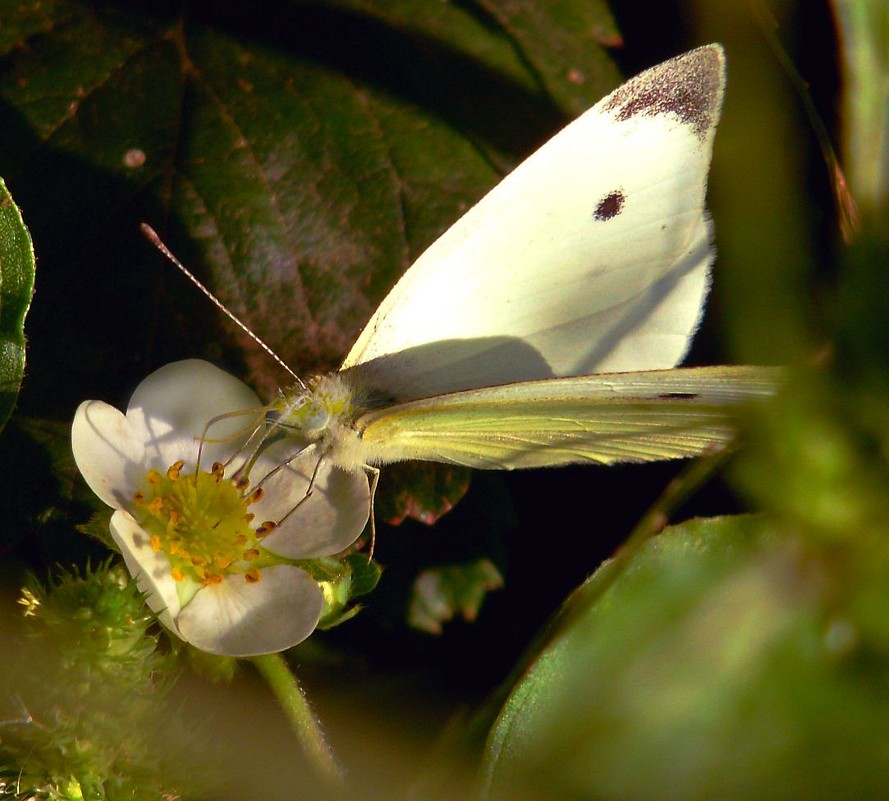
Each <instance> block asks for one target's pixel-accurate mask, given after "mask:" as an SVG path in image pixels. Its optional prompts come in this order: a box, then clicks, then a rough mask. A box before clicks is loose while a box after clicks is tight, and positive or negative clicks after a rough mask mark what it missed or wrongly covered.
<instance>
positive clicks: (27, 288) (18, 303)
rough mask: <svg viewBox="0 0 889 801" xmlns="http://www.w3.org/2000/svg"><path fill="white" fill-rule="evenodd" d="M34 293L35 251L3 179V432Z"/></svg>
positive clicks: (0, 371)
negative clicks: (26, 320) (26, 319)
mask: <svg viewBox="0 0 889 801" xmlns="http://www.w3.org/2000/svg"><path fill="white" fill-rule="evenodd" d="M33 291H34V248H33V246H32V245H31V236H30V234H29V233H28V229H27V228H26V227H25V223H24V222H23V221H22V215H21V212H20V211H19V209H18V207H17V206H16V205H15V203H14V202H13V200H12V196H11V195H10V194H9V191H8V190H7V189H6V184H4V183H3V181H2V179H0V429H2V428H3V426H4V425H6V421H7V420H8V419H9V415H11V414H12V409H13V407H14V406H15V401H16V398H17V397H18V392H19V386H20V384H21V382H22V375H23V373H24V370H25V315H26V314H27V313H28V308H29V307H30V305H31V294H32V292H33Z"/></svg>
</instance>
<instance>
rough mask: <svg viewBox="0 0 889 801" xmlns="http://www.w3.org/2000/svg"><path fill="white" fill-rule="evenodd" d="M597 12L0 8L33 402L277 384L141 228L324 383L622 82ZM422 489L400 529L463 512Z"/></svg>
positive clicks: (559, 8) (573, 0)
mask: <svg viewBox="0 0 889 801" xmlns="http://www.w3.org/2000/svg"><path fill="white" fill-rule="evenodd" d="M590 8H591V6H590V4H589V3H587V2H586V0H583V2H582V1H581V0H561V2H560V3H558V4H555V5H554V6H553V8H552V9H549V8H548V7H547V6H546V4H544V6H542V7H541V8H540V9H538V10H533V8H532V7H531V6H530V5H529V6H528V7H527V8H525V9H524V10H521V9H519V8H518V7H515V8H510V7H509V5H508V4H505V3H501V4H491V5H490V7H489V8H487V9H479V8H477V7H473V6H467V5H466V4H453V3H440V2H437V0H395V1H393V2H387V3H378V2H369V1H367V0H365V1H364V2H361V1H360V0H349V1H346V0H340V1H338V2H335V1H333V0H331V1H330V2H313V3H260V4H254V5H253V6H251V7H250V9H249V10H247V9H238V8H236V7H228V6H224V5H220V4H216V5H213V4H200V3H199V4H197V5H195V4H184V3H183V4H177V3H175V2H173V3H164V4H150V5H147V6H146V5H144V4H142V5H140V4H132V3H130V4H99V5H96V4H94V3H89V2H85V0H54V1H53V2H44V3H37V2H33V1H32V2H26V3H24V4H22V3H18V2H12V0H0V19H2V20H3V27H2V30H0V60H2V66H3V69H2V70H0V125H2V127H3V131H4V147H3V149H2V152H0V174H3V175H5V176H6V177H7V180H8V182H9V184H10V186H11V187H12V189H13V190H14V192H15V193H16V196H17V199H18V200H19V202H20V203H21V204H22V205H23V207H25V208H27V209H28V215H29V223H30V225H31V228H32V232H33V234H34V237H35V240H36V241H38V242H39V243H40V251H41V254H40V255H41V272H42V274H43V276H44V277H43V278H42V280H41V288H40V289H41V292H40V296H39V301H40V308H39V321H40V324H41V328H40V336H39V337H32V342H31V353H32V358H31V365H32V366H31V369H30V371H29V398H30V400H31V403H32V404H33V405H32V407H31V408H29V410H28V412H29V413H30V414H32V415H34V416H36V417H58V416H59V410H60V409H63V410H65V411H64V412H63V413H62V414H63V415H64V416H65V417H68V416H69V415H70V414H71V413H73V409H74V407H75V406H76V404H77V403H78V402H79V401H80V400H82V399H83V398H87V397H99V398H103V399H105V400H109V401H114V402H116V403H117V404H118V405H122V404H123V403H124V402H125V400H126V398H127V397H128V395H129V392H130V391H131V390H132V389H133V387H134V386H135V385H136V384H137V383H138V381H139V380H140V379H141V378H143V377H144V376H145V374H146V373H147V372H148V371H149V370H150V369H152V368H154V367H156V366H158V365H159V364H162V363H164V362H167V361H171V360H173V359H177V358H185V357H195V356H203V357H205V358H209V359H211V360H213V361H215V362H217V363H220V364H221V365H223V366H225V367H228V368H230V369H232V370H233V371H235V372H239V373H241V374H242V375H243V376H244V377H245V378H246V379H247V380H248V381H249V382H250V383H251V384H252V385H253V386H254V387H255V388H256V389H257V390H258V391H259V393H260V395H261V396H262V397H264V398H265V399H271V398H272V397H273V395H274V393H275V392H276V391H277V389H278V387H279V386H280V385H281V384H282V383H283V382H289V381H290V380H291V379H290V378H289V377H287V376H286V375H283V374H282V371H281V370H280V368H278V367H277V366H276V365H275V364H274V363H273V362H272V361H271V360H270V359H269V358H268V356H267V354H265V353H264V352H263V351H261V350H260V349H259V348H257V347H256V346H255V345H254V343H252V342H251V341H250V340H248V339H247V338H246V337H245V336H244V335H243V334H242V333H241V332H239V331H238V330H237V329H236V328H235V327H234V326H233V325H232V324H231V323H230V322H229V321H228V320H226V319H225V318H224V317H222V315H220V314H219V312H218V310H216V309H215V308H213V307H212V306H211V305H210V304H209V303H207V301H206V299H205V298H203V297H201V296H200V295H199V294H198V293H197V292H195V290H194V288H193V287H190V286H189V285H188V283H187V282H186V281H185V280H183V278H182V276H180V275H178V274H176V272H175V270H174V269H173V268H172V267H171V266H170V265H169V264H167V263H166V262H164V261H163V259H162V258H161V257H160V256H159V255H158V254H157V253H156V252H155V251H154V250H153V249H152V248H151V246H150V245H149V244H148V243H147V242H146V241H145V240H144V239H143V238H142V237H141V236H140V234H139V228H138V226H139V223H140V222H143V221H145V222H148V223H149V224H151V225H152V226H153V227H154V228H155V229H156V230H157V231H158V232H159V233H160V235H161V236H162V237H163V238H164V239H165V241H167V243H168V244H169V245H170V246H171V248H172V249H173V251H174V252H175V253H176V254H177V255H178V256H179V257H180V258H181V259H182V260H183V262H184V263H185V264H186V265H187V266H189V267H190V268H191V269H193V270H194V272H195V273H196V274H197V275H198V276H199V277H200V278H201V279H202V280H203V281H205V282H206V283H207V284H208V286H209V287H210V288H211V290H213V291H214V292H215V293H216V294H217V295H218V296H219V298H220V299H221V300H222V301H223V302H224V303H225V304H226V305H227V306H228V307H229V308H230V309H231V310H232V311H233V312H234V313H235V314H237V315H238V316H239V317H240V318H241V319H242V320H244V322H245V323H246V324H247V325H248V326H250V327H251V328H252V329H253V330H254V331H255V332H256V333H257V334H258V335H259V336H261V337H262V338H263V339H265V340H266V341H268V343H269V344H270V345H271V346H272V347H273V348H274V349H275V350H276V351H277V352H278V353H279V354H280V355H281V356H282V357H283V358H284V360H285V361H286V362H287V363H288V364H289V365H290V366H291V367H292V368H293V369H294V370H295V371H297V372H298V373H299V374H300V375H301V376H303V377H308V376H311V375H312V374H314V373H317V372H319V371H325V370H330V369H332V368H335V367H336V366H337V365H338V364H339V363H340V362H341V360H342V359H343V357H344V356H345V355H346V353H347V352H348V350H349V348H350V347H351V344H352V343H353V342H354V340H355V338H356V336H357V334H358V332H359V330H360V329H361V327H362V326H363V325H364V324H365V323H366V321H367V320H368V318H369V317H370V315H371V313H372V312H373V310H374V309H375V308H376V306H377V304H378V303H379V302H380V300H381V299H382V298H383V297H384V296H385V294H386V293H387V292H388V291H389V289H391V287H392V286H393V284H394V283H395V281H396V280H397V278H398V277H399V276H400V275H401V273H402V272H403V271H404V270H405V269H406V267H407V266H408V265H409V264H410V263H411V262H412V261H413V260H414V259H415V258H416V257H417V256H418V255H419V254H420V253H421V252H422V250H423V249H424V248H425V247H426V246H427V245H429V244H430V243H431V242H432V241H434V239H435V238H436V237H437V236H438V235H439V234H441V233H442V232H443V231H444V230H445V229H446V228H447V227H448V226H449V225H450V224H451V223H453V222H454V221H455V220H456V219H457V218H458V217H459V216H460V215H461V214H462V213H463V212H464V211H465V210H466V209H467V208H468V207H469V206H470V205H471V204H472V203H473V202H475V201H476V200H477V199H478V198H480V197H481V196H482V195H483V194H484V192H485V191H486V190H487V189H489V188H490V187H491V186H493V185H494V184H495V183H496V182H497V180H498V179H499V177H500V176H501V175H502V174H503V173H504V172H506V171H507V170H508V169H509V168H510V167H511V166H512V165H514V164H515V163H516V162H517V161H518V160H519V159H520V158H522V157H523V156H525V155H527V154H528V153H529V152H531V151H532V150H533V149H534V148H535V147H536V146H538V145H539V144H540V143H541V142H542V141H544V140H545V139H546V138H547V137H548V136H549V135H551V134H552V133H554V132H555V131H556V130H557V129H558V128H559V127H560V126H561V125H562V124H563V123H564V122H565V121H567V119H568V118H570V117H571V116H573V113H574V111H575V110H576V108H577V106H578V105H586V104H587V101H588V100H590V99H593V98H595V97H598V96H600V95H601V94H604V93H605V91H607V90H608V89H610V88H612V87H613V85H614V84H615V83H616V82H617V75H616V71H615V69H614V67H613V66H612V65H611V64H610V62H609V60H608V58H607V56H606V54H605V50H604V48H603V47H602V46H600V45H599V44H597V42H602V41H607V42H613V41H614V40H615V37H614V33H613V30H611V29H610V28H609V27H608V26H609V24H610V23H609V22H608V19H607V17H605V16H603V14H602V12H601V9H599V10H596V11H595V12H594V11H591V10H589V9H590ZM596 8H598V4H596ZM572 9H573V11H572ZM575 24H576V25H578V26H579V30H581V31H582V32H583V33H582V34H581V35H578V33H577V31H576V30H575V31H574V32H573V33H572V38H573V40H574V42H573V43H572V44H570V45H566V44H565V42H564V41H560V40H562V39H563V38H564V37H563V35H562V34H563V33H565V32H567V31H570V30H571V29H572V26H573V25H575ZM589 34H593V37H592V38H590V36H589ZM544 67H546V69H544ZM579 76H583V78H584V81H583V82H580V83H579V82H578V78H579ZM60 342H64V343H65V347H64V348H60V347H59V343H60ZM459 480H460V481H463V482H464V483H465V479H462V478H461V479H459ZM436 481H438V482H439V483H447V484H449V485H452V486H453V485H456V484H457V483H458V479H457V478H453V477H452V478H444V479H436ZM424 491H425V490H424ZM424 491H420V492H419V493H414V494H415V495H417V497H413V498H408V497H407V496H408V495H410V494H411V493H410V492H409V491H407V490H405V491H403V492H402V493H401V494H402V496H403V501H402V502H400V504H401V506H402V507H406V508H404V509H402V510H398V509H396V510H394V511H393V512H392V517H397V516H399V515H404V514H411V515H416V516H418V517H420V518H421V519H433V518H434V517H436V516H437V515H438V514H441V512H442V511H443V510H444V509H446V508H448V507H449V506H450V505H451V504H453V503H454V502H456V499H457V495H456V494H454V495H451V496H449V497H447V498H444V499H439V500H437V501H434V502H432V503H428V502H427V501H426V500H425V499H424V498H423V497H422V493H423V492H424Z"/></svg>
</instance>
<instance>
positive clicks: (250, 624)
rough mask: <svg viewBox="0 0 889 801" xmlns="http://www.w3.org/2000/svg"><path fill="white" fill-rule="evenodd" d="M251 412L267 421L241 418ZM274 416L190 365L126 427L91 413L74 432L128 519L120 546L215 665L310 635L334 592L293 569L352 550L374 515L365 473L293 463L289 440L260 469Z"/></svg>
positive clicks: (157, 606) (90, 474) (162, 375)
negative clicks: (326, 595)
mask: <svg viewBox="0 0 889 801" xmlns="http://www.w3.org/2000/svg"><path fill="white" fill-rule="evenodd" d="M244 410H255V411H256V415H253V416H251V415H246V416H245V415H244V414H233V413H235V412H243V411H244ZM261 414H262V406H261V404H260V402H259V400H258V398H257V397H256V395H254V393H253V392H252V391H251V390H250V389H249V388H248V387H247V386H245V385H244V384H243V383H241V382H240V381H238V380H237V379H236V378H234V377H232V376H230V375H228V374H227V373H225V372H223V371H222V370H219V369H218V368H216V367H214V366H213V365H211V364H209V363H207V362H203V361H199V360H188V361H182V362H175V363H173V364H168V365H166V366H165V367H162V368H161V369H159V370H157V371H156V372H154V373H152V374H151V375H150V376H148V378H146V379H145V380H144V381H143V382H142V383H141V384H140V385H139V386H138V387H137V388H136V391H135V392H134V393H133V397H132V398H131V399H130V403H129V407H128V408H127V412H126V415H124V414H122V413H121V412H120V411H118V410H117V409H115V408H114V407H112V406H109V405H108V404H107V403H103V402H102V401H85V402H84V403H82V404H81V405H80V407H79V408H78V410H77V414H76V415H75V417H74V425H73V426H72V430H71V441H72V448H73V451H74V459H75V461H76V462H77V466H78V467H79V468H80V472H81V473H82V474H83V477H84V478H85V479H86V482H87V484H89V486H90V487H91V489H92V490H93V491H94V492H95V493H96V494H97V495H98V496H99V497H100V498H101V499H102V500H103V501H104V502H105V503H107V504H108V505H109V506H111V507H113V508H114V509H115V510H116V511H115V512H114V515H113V516H112V518H111V534H112V536H113V537H114V539H115V541H116V542H117V543H118V545H119V546H120V549H121V551H122V553H123V557H124V559H125V561H126V564H127V567H128V568H129V569H130V572H131V573H132V574H133V575H134V576H135V577H136V580H137V582H138V584H139V587H140V588H141V589H142V590H143V592H145V593H146V597H147V600H148V604H149V606H150V607H151V608H152V609H153V610H154V611H155V612H156V613H157V614H158V615H159V617H160V620H161V622H162V623H163V624H164V625H165V626H167V627H168V628H169V629H170V630H171V631H173V632H174V633H175V634H177V635H178V636H179V637H180V638H181V639H183V640H186V641H187V642H189V643H191V644H192V645H194V646H196V647H197V648H200V649H202V650H204V651H209V652H210V653H214V654H225V655H229V656H254V655H257V654H265V653H274V652H277V651H281V650H284V649H286V648H289V647H291V646H293V645H296V644H297V643H298V642H301V641H302V640H304V639H305V638H306V637H308V636H309V635H310V634H311V633H312V631H313V630H314V629H315V626H316V625H317V623H318V620H319V618H320V616H321V613H322V607H323V597H322V590H321V587H320V586H319V584H318V582H317V581H316V580H315V579H313V578H312V577H311V576H310V575H309V574H308V573H307V572H306V571H305V570H303V569H301V568H300V567H297V566H296V565H294V564H292V563H291V560H301V559H313V558H317V557H322V556H330V555H332V554H335V553H338V552H339V551H342V550H343V549H344V548H347V547H348V546H349V545H351V544H352V543H354V542H355V540H356V539H357V538H358V536H359V534H360V533H361V531H362V530H363V528H364V526H365V523H366V522H367V519H368V515H369V509H370V492H369V487H368V482H367V477H366V476H365V475H363V474H360V473H358V474H352V473H347V472H344V471H342V470H339V469H337V468H335V467H332V466H330V465H329V464H327V462H326V461H322V462H321V463H320V465H319V464H318V455H317V453H315V452H314V451H313V449H309V450H308V451H304V452H303V453H302V454H300V455H298V456H296V458H295V459H292V457H293V456H294V453H295V452H296V450H297V446H295V445H294V443H293V442H292V441H289V440H288V438H286V437H285V438H283V439H282V440H281V441H277V442H275V443H274V444H271V445H268V446H267V447H264V448H262V449H261V452H260V453H259V455H258V456H256V457H255V461H254V462H253V463H252V464H250V459H252V458H253V457H254V455H255V454H254V453H253V451H252V450H251V449H250V448H249V447H247V440H248V438H249V437H250V435H251V433H252V432H253V430H254V428H255V425H253V422H255V421H256V419H257V415H261ZM220 416H223V417H222V418H221V419H217V420H216V421H215V422H214V423H213V425H212V426H211V427H210V429H209V431H208V430H206V426H207V423H208V421H210V420H213V419H214V418H220ZM245 421H247V422H245ZM202 438H203V443H202ZM198 459H200V464H198ZM289 459H292V461H290V462H289V463H288V460H289ZM245 465H249V471H246V470H244V469H242V470H241V471H240V472H238V471H239V468H245ZM245 472H249V476H248V475H245ZM313 472H315V478H314V482H313V484H312V493H311V495H308V496H307V495H306V492H307V490H308V488H309V483H310V481H311V477H312V474H313Z"/></svg>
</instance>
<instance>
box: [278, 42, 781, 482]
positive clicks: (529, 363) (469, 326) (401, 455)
mask: <svg viewBox="0 0 889 801" xmlns="http://www.w3.org/2000/svg"><path fill="white" fill-rule="evenodd" d="M724 85H725V59H724V54H723V51H722V48H721V47H720V46H719V45H718V44H714V45H709V46H706V47H701V48H698V49H697V50H693V51H691V52H689V53H686V54H684V55H681V56H679V57H677V58H674V59H671V60H670V61H666V62H664V63H663V64H660V65H658V66H656V67H653V68H652V69H649V70H647V71H646V72H643V73H642V74H640V75H638V76H637V77H635V78H633V79H632V80H630V81H628V82H627V83H625V84H623V85H622V86H620V87H619V88H618V89H616V90H615V91H614V92H612V93H611V94H610V95H608V96H607V97H605V98H604V99H602V100H601V101H600V102H599V103H597V104H596V105H595V106H594V107H593V108H591V109H590V110H589V111H587V112H586V113H585V114H583V115H582V116H581V117H579V118H578V119H577V120H575V121H574V122H573V123H571V124H570V125H568V126H567V127H566V128H565V129H564V130H562V131H561V132H560V133H558V134H557V135H556V136H555V137H553V139H551V140H550V141H549V142H547V143H546V144H545V145H544V146H543V147H541V148H540V149H539V150H538V151H537V152H536V153H534V154H533V155H532V156H531V157H530V158H528V159H527V160H526V161H525V162H524V163H522V164H521V165H520V166H519V167H518V168H516V170H515V171H514V172H512V173H511V174H510V175H508V176H507V177H506V178H505V179H504V180H503V181H502V182H501V183H500V184H499V185H498V186H497V187H495V188H494V189H493V190H492V191H491V192H490V193H489V194H488V195H487V196H485V197H484V198H483V199H482V200H481V201H480V202H479V203H478V204H477V205H476V206H475V207H473V208H472V209H470V211H469V212H467V213H466V214H465V215H464V216H463V217H462V218H461V219H460V220H458V221H457V223H455V224H454V225H453V226H452V227H451V228H450V229H449V230H448V231H447V232H446V233H445V234H444V235H443V236H442V237H441V238H440V239H438V240H437V241H436V242H435V243H434V244H433V245H432V246H431V247H429V249H428V250H426V252H425V253H423V255H421V256H420V258H419V259H418V260H417V261H416V262H415V263H414V265H413V266H412V267H411V268H410V269H409V270H408V271H407V272H406V273H405V274H404V276H403V277H402V278H401V280H400V281H399V282H398V283H397V284H396V286H395V288H394V289H393V290H392V291H391V292H390V293H389V295H388V296H387V297H386V298H385V299H384V300H383V302H382V303H381V304H380V307H379V308H378V309H377V311H376V313H375V314H374V315H373V317H372V318H371V320H370V322H369V323H368V324H367V326H366V327H365V328H364V330H363V332H362V333H361V335H360V336H359V337H358V341H357V342H356V343H355V345H354V346H353V347H352V350H351V351H350V352H349V355H348V356H347V357H346V359H345V361H344V362H343V365H342V367H341V368H340V370H339V371H338V372H336V373H333V374H331V375H326V376H322V377H320V378H317V379H314V380H313V381H311V382H309V385H308V386H307V387H300V388H297V389H295V390H294V391H293V392H292V393H290V394H287V395H283V396H282V398H281V400H280V401H279V402H278V403H277V404H275V409H276V412H277V415H276V418H275V419H276V420H277V422H278V423H279V424H280V425H282V426H286V427H287V428H289V429H291V430H293V431H294V432H296V433H298V434H300V435H301V436H302V437H304V438H305V440H306V442H307V443H308V444H309V447H312V448H315V449H317V452H318V453H319V455H320V456H321V457H322V458H325V459H329V460H330V461H331V462H332V463H333V464H335V465H337V466H339V467H341V468H343V469H346V470H356V469H361V468H365V467H368V466H374V465H382V464H386V463H389V462H396V461H400V460H405V459H424V460H430V461H436V462H448V463H452V464H459V465H467V466H470V467H480V468H500V469H512V468H517V467H540V466H546V465H563V464H569V463H573V462H586V461H589V462H601V463H611V462H618V461H650V460H656V459H670V458H677V457H684V456H692V455H695V454H698V453H701V452H702V451H704V450H706V449H707V448H708V447H709V446H711V445H713V444H715V443H721V442H725V441H726V440H728V439H729V438H730V437H731V435H732V426H731V421H730V417H729V415H728V414H727V408H728V407H729V406H730V405H731V404H733V403H736V402H739V401H742V400H745V399H748V398H755V397H762V396H765V395H768V394H771V392H773V390H774V385H775V375H774V373H773V372H771V371H768V370H763V369H762V368H750V367H708V368H696V369H670V368H673V367H674V366H675V365H676V364H677V363H678V362H679V361H680V360H681V359H682V358H683V356H684V355H685V353H686V351H687V349H688V346H689V343H690V340H691V337H692V335H693V333H694V331H695V329H696V328H697V326H698V323H699V321H700V318H701V313H702V306H703V303H704V300H705V297H706V294H707V290H708V286H709V282H710V279H709V269H710V264H711V263H712V261H713V249H712V246H711V233H712V230H711V229H712V226H711V224H710V221H709V218H708V216H707V213H706V211H705V208H704V201H705V194H706V187H707V172H708V168H709V165H710V158H711V153H712V145H713V137H714V134H715V130H716V124H717V121H718V119H719V111H720V106H721V103H722V96H723V89H724Z"/></svg>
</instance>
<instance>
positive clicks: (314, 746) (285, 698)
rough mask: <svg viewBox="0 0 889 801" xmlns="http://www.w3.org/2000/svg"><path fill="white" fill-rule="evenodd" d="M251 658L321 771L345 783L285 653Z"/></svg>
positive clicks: (309, 757) (329, 777) (332, 779)
mask: <svg viewBox="0 0 889 801" xmlns="http://www.w3.org/2000/svg"><path fill="white" fill-rule="evenodd" d="M250 661H251V662H252V663H253V664H254V666H255V667H256V669H257V670H258V671H259V672H260V674H262V677H263V678H264V679H265V681H266V683H267V684H268V685H269V687H270V688H271V690H272V692H273V693H274V694H275V697H276V698H277V699H278V702H279V703H280V704H281V708H282V709H283V710H284V714H285V715H287V719H288V720H289V721H290V725H291V727H292V728H293V731H294V732H295V733H296V736H297V738H298V739H299V742H300V745H301V746H302V749H303V752H304V753H305V755H306V757H307V758H308V760H309V762H310V763H311V764H312V765H314V766H315V768H316V769H317V770H318V773H319V774H320V775H322V776H324V777H326V778H328V779H330V780H331V781H332V782H334V783H337V784H339V783H341V782H342V781H343V770H342V768H341V767H340V766H339V765H338V764H337V761H336V759H335V758H334V756H333V752H332V751H331V749H330V746H329V745H328V743H327V740H326V739H325V737H324V732H323V731H322V730H321V724H320V723H319V722H318V719H317V718H316V717H315V714H314V712H312V707H311V706H310V704H309V699H308V698H306V694H305V692H304V691H303V688H302V687H301V686H300V684H299V681H297V678H296V676H295V675H294V674H293V673H292V672H291V670H290V668H289V667H288V665H287V662H286V660H285V659H284V657H283V656H281V654H264V655H262V656H254V657H252V658H251V659H250Z"/></svg>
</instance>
